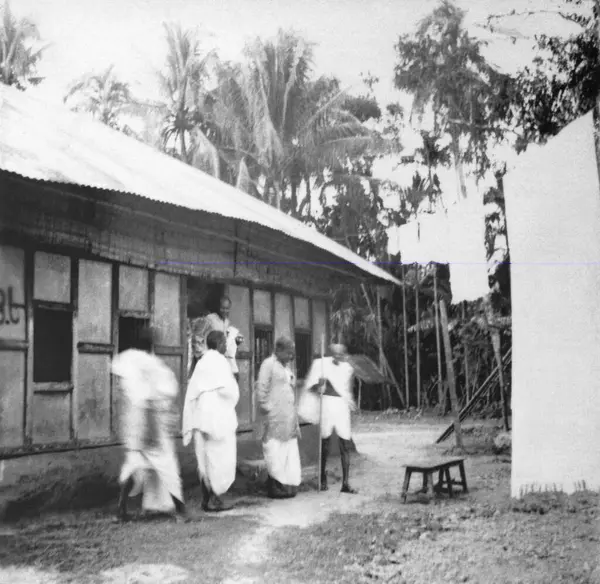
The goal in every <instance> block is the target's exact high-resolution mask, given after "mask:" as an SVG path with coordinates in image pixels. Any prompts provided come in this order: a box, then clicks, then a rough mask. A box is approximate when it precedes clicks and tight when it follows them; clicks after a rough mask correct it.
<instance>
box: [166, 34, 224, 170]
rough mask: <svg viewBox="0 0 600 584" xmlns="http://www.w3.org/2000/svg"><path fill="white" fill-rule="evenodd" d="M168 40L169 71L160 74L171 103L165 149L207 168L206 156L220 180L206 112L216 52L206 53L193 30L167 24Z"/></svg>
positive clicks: (168, 104)
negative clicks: (205, 116) (208, 86)
mask: <svg viewBox="0 0 600 584" xmlns="http://www.w3.org/2000/svg"><path fill="white" fill-rule="evenodd" d="M164 27H165V31H166V40H167V47H168V51H167V58H166V67H165V70H164V71H163V72H161V73H160V74H159V80H160V85H161V90H162V92H163V94H164V96H165V98H166V100H167V104H166V107H167V114H166V118H165V123H164V126H163V130H162V137H163V142H164V145H165V148H167V149H168V148H169V146H170V147H171V148H172V150H173V151H174V152H176V153H177V155H178V156H179V157H180V158H181V159H182V160H183V161H184V162H187V163H189V164H194V165H195V166H201V167H203V166H205V165H206V154H207V153H208V157H209V161H210V162H211V164H212V166H213V168H212V171H213V173H214V174H215V175H216V176H219V169H218V156H216V150H215V149H214V147H213V145H212V143H211V142H210V140H209V139H208V135H207V134H208V132H207V128H206V127H205V124H204V115H203V110H204V107H205V104H204V99H205V97H206V92H205V86H206V83H207V81H208V79H209V77H210V67H211V64H212V62H213V61H214V59H215V53H214V51H209V52H206V53H204V52H203V51H202V48H201V43H200V40H199V39H198V37H197V35H196V33H195V32H194V31H192V30H184V29H183V28H181V26H179V25H168V24H165V25H164Z"/></svg>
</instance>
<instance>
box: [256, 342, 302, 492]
mask: <svg viewBox="0 0 600 584" xmlns="http://www.w3.org/2000/svg"><path fill="white" fill-rule="evenodd" d="M294 353H295V351H294V343H292V341H290V340H289V339H286V338H284V337H281V338H279V339H277V341H276V342H275V353H274V354H273V355H271V356H270V357H267V358H266V359H265V360H264V361H263V363H262V365H261V366H260V372H259V374H258V381H257V384H256V387H257V398H258V403H259V405H260V411H261V414H262V415H263V436H262V443H263V454H264V457H265V462H266V464H267V470H268V473H269V478H268V481H267V491H268V495H269V497H271V498H273V499H285V498H289V497H294V496H295V495H296V491H297V487H298V485H299V484H300V481H301V478H302V477H301V474H302V472H301V466H300V451H299V449H298V438H299V437H300V425H299V424H298V416H297V415H296V403H295V402H296V393H295V380H294V373H293V371H292V370H291V368H290V367H289V363H290V361H292V359H293V358H294Z"/></svg>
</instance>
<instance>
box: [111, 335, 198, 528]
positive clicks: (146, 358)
mask: <svg viewBox="0 0 600 584" xmlns="http://www.w3.org/2000/svg"><path fill="white" fill-rule="evenodd" d="M152 346H153V334H152V330H151V329H150V328H149V327H147V328H145V329H143V330H142V331H140V335H139V339H138V343H137V348H134V349H127V350H126V351H123V352H122V353H120V354H119V355H117V356H116V357H115V358H114V360H113V362H112V372H113V373H114V374H115V375H117V376H118V377H119V378H120V379H121V388H122V390H123V394H124V395H123V397H124V399H123V413H122V419H121V432H122V438H123V442H124V443H125V449H126V454H125V462H124V464H123V467H122V469H121V475H120V477H119V483H120V485H121V493H120V498H119V507H118V519H119V520H121V521H125V520H127V518H128V517H127V498H128V497H134V496H135V495H137V494H139V493H140V492H143V498H142V509H143V510H144V511H157V512H172V511H173V510H175V511H176V512H177V513H178V514H180V515H182V516H185V515H186V512H185V506H184V503H183V492H182V487H181V478H180V475H179V462H178V460H177V454H176V450H175V443H174V440H173V430H174V425H175V419H176V416H177V414H176V409H175V400H176V397H177V393H178V387H177V380H176V378H175V374H174V373H173V372H172V371H171V370H170V369H169V368H168V367H167V366H166V365H165V364H164V363H163V362H162V361H161V360H160V359H159V358H158V357H156V356H155V355H153V354H152V353H151V351H152Z"/></svg>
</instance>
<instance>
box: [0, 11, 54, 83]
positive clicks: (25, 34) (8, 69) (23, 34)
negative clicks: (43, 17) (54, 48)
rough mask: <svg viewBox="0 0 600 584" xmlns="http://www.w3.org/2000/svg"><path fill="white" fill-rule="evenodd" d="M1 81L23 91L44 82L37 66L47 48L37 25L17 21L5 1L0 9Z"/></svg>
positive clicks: (23, 20)
mask: <svg viewBox="0 0 600 584" xmlns="http://www.w3.org/2000/svg"><path fill="white" fill-rule="evenodd" d="M0 17H1V21H0V82H2V83H4V84H6V85H12V86H14V87H16V88H17V89H20V90H24V89H26V88H27V87H28V86H30V85H38V84H39V83H41V81H42V80H43V78H42V77H40V76H39V75H38V73H37V67H38V64H39V61H40V59H41V58H42V53H43V50H44V47H40V46H39V40H40V34H39V31H38V28H37V26H36V24H35V23H33V22H32V21H30V20H28V19H26V18H20V19H17V18H16V17H15V16H14V14H13V13H12V11H11V8H10V4H9V3H8V2H6V3H5V4H4V6H2V7H1V8H0Z"/></svg>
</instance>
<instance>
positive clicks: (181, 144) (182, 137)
mask: <svg viewBox="0 0 600 584" xmlns="http://www.w3.org/2000/svg"><path fill="white" fill-rule="evenodd" d="M179 147H180V148H181V160H183V161H184V162H185V163H186V164H188V162H189V160H188V154H187V148H186V146H185V134H184V133H183V132H180V133H179Z"/></svg>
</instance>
